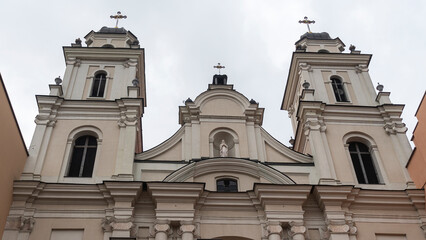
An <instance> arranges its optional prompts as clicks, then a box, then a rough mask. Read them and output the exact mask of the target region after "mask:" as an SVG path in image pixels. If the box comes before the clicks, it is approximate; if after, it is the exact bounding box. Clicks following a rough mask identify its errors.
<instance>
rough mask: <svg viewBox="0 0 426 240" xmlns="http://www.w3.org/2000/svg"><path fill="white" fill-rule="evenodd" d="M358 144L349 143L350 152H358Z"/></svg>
mask: <svg viewBox="0 0 426 240" xmlns="http://www.w3.org/2000/svg"><path fill="white" fill-rule="evenodd" d="M356 151H357V150H356V143H349V152H351V153H353V152H356Z"/></svg>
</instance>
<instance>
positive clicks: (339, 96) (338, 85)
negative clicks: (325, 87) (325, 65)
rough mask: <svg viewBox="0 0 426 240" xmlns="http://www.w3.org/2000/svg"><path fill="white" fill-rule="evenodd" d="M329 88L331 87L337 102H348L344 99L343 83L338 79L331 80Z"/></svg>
mask: <svg viewBox="0 0 426 240" xmlns="http://www.w3.org/2000/svg"><path fill="white" fill-rule="evenodd" d="M331 86H333V92H334V96H335V97H336V101H338V102H348V98H347V97H346V93H345V89H344V88H343V82H342V80H340V79H337V78H332V79H331Z"/></svg>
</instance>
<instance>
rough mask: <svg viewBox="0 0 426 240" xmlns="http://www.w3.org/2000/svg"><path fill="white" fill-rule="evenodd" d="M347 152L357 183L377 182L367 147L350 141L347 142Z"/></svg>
mask: <svg viewBox="0 0 426 240" xmlns="http://www.w3.org/2000/svg"><path fill="white" fill-rule="evenodd" d="M349 153H350V155H351V158H352V163H353V165H354V168H355V174H356V178H357V179H358V183H360V184H378V183H379V178H378V177H377V171H376V168H375V167H374V163H373V158H372V157H371V154H370V151H369V149H368V147H367V146H366V145H365V144H362V143H360V142H352V143H349Z"/></svg>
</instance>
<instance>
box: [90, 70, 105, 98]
mask: <svg viewBox="0 0 426 240" xmlns="http://www.w3.org/2000/svg"><path fill="white" fill-rule="evenodd" d="M105 84H106V74H104V73H100V74H96V76H95V77H94V79H93V85H92V92H91V94H90V96H91V97H103V96H104V92H105Z"/></svg>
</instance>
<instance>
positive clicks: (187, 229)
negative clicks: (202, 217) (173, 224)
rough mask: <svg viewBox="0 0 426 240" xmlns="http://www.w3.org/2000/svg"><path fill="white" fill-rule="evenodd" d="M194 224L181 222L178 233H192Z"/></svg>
mask: <svg viewBox="0 0 426 240" xmlns="http://www.w3.org/2000/svg"><path fill="white" fill-rule="evenodd" d="M195 229H196V226H195V225H193V224H182V225H181V226H180V228H179V234H183V233H194V232H195Z"/></svg>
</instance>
